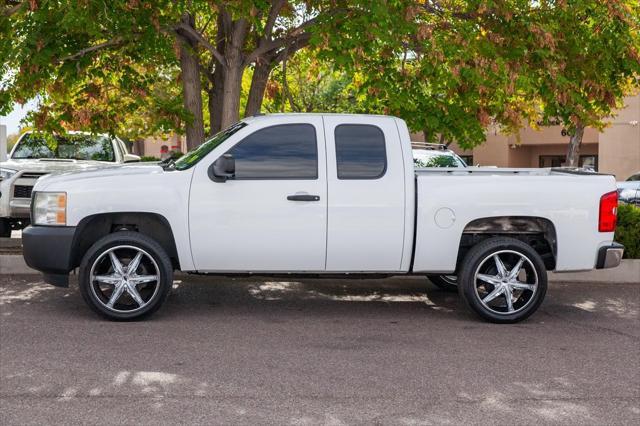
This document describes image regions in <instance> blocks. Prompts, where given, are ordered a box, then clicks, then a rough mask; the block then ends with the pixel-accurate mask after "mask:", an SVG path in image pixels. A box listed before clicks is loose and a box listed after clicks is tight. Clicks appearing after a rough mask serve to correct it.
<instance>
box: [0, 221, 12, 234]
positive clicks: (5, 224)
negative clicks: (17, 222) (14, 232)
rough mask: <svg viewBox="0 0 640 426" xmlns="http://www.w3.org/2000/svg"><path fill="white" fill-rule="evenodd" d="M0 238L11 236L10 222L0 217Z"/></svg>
mask: <svg viewBox="0 0 640 426" xmlns="http://www.w3.org/2000/svg"><path fill="white" fill-rule="evenodd" d="M0 238H11V222H9V219H5V218H2V219H0Z"/></svg>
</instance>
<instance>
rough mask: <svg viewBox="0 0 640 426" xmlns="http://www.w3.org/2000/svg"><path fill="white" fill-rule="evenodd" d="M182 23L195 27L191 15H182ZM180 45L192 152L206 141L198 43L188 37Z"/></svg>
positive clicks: (188, 134) (189, 142)
mask: <svg viewBox="0 0 640 426" xmlns="http://www.w3.org/2000/svg"><path fill="white" fill-rule="evenodd" d="M182 22H183V23H185V24H187V25H190V26H192V27H193V25H194V19H193V17H192V16H191V15H190V14H189V13H185V14H183V15H182ZM178 41H179V44H180V71H181V75H182V92H183V97H184V108H185V109H186V110H187V111H188V112H189V113H190V115H191V119H190V121H189V122H187V124H186V134H187V150H189V151H190V150H192V149H193V148H195V147H197V146H198V145H200V144H201V143H202V142H203V141H204V122H203V119H202V91H201V90H202V88H201V85H200V70H199V63H198V58H197V57H196V55H195V47H196V46H197V43H196V42H195V41H193V40H191V39H189V38H187V37H178Z"/></svg>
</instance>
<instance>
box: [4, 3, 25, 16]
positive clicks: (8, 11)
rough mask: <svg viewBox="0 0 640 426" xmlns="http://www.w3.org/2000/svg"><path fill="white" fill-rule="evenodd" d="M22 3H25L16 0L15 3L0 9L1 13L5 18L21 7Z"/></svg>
mask: <svg viewBox="0 0 640 426" xmlns="http://www.w3.org/2000/svg"><path fill="white" fill-rule="evenodd" d="M6 3H9V2H6ZM24 4H25V2H23V1H20V2H18V3H17V4H14V5H13V6H9V7H6V8H5V9H4V10H3V11H2V14H3V15H4V16H5V17H7V18H8V17H9V16H11V15H13V14H14V13H16V12H18V11H19V10H20V8H21V7H22V6H23V5H24Z"/></svg>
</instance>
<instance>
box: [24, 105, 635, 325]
mask: <svg viewBox="0 0 640 426" xmlns="http://www.w3.org/2000/svg"><path fill="white" fill-rule="evenodd" d="M33 200H34V201H33V203H34V205H33V216H32V225H31V226H29V227H27V228H26V229H25V230H24V231H23V246H24V257H25V260H26V262H27V264H28V265H29V266H31V267H32V268H35V269H37V270H40V271H42V272H43V273H44V280H45V281H46V282H49V283H51V284H54V285H58V286H67V285H68V282H69V278H68V275H69V272H70V271H72V270H73V269H76V268H79V273H78V284H79V287H80V291H81V293H82V295H83V297H84V300H85V301H86V302H87V303H88V305H89V306H90V307H91V308H92V309H94V310H95V311H96V312H97V313H99V314H101V315H103V316H105V317H107V318H110V319H116V320H127V319H134V318H140V317H143V316H147V315H149V314H151V313H153V312H154V311H156V310H157V309H158V308H159V307H160V306H161V305H162V304H163V303H164V301H165V300H166V298H167V295H168V294H169V291H170V289H171V287H172V282H173V272H174V270H181V271H187V272H191V273H198V274H222V275H236V274H260V275H265V274H266V275H275V276H283V275H284V276H286V277H291V276H292V275H301V276H315V277H318V276H320V277H322V276H325V277H327V276H329V277H335V276H340V277H347V278H353V277H356V278H357V277H362V276H367V277H369V276H375V277H387V276H391V275H399V274H405V275H408V274H412V275H418V276H425V275H426V274H452V275H456V276H457V282H458V286H459V288H460V294H461V295H462V298H463V299H464V300H465V301H466V303H467V304H468V306H470V307H471V309H473V310H474V311H475V312H476V313H478V314H479V315H480V316H482V317H483V318H485V319H487V320H489V321H494V322H499V323H509V322H515V321H520V320H522V319H524V318H527V317H528V316H529V315H531V314H533V313H534V312H535V311H536V309H538V307H539V306H540V304H541V303H542V300H543V299H544V296H545V293H546V289H547V270H555V271H576V270H585V269H593V268H610V267H614V266H617V265H618V264H619V262H620V258H621V257H622V252H623V247H622V246H621V245H619V244H617V243H614V242H613V234H614V230H615V223H616V207H617V192H616V188H615V181H614V178H613V177H612V176H607V175H598V174H584V173H579V172H578V173H576V172H572V171H561V170H560V171H555V170H551V169H483V168H477V167H470V168H424V169H415V168H414V164H413V155H412V150H411V141H410V139H409V131H408V129H407V126H406V124H405V122H404V121H403V120H400V119H398V118H394V117H387V116H374V115H338V114H336V115H331V114H274V115H266V116H259V117H250V118H246V119H244V120H242V121H240V122H238V123H237V124H234V125H233V126H231V127H229V128H228V129H226V130H224V131H222V132H221V133H218V134H217V135H215V136H213V137H212V138H210V139H209V140H207V141H206V142H205V143H203V144H202V145H200V146H199V147H198V148H197V149H195V150H193V151H191V152H189V153H187V154H186V155H185V156H183V157H182V158H180V159H178V160H176V161H175V162H173V161H167V162H165V163H162V164H148V165H132V166H123V167H121V168H119V169H115V170H114V169H110V170H91V171H85V172H81V173H79V172H70V173H65V174H63V175H58V176H53V175H52V176H45V177H43V178H41V179H39V180H38V181H37V182H36V185H35V188H34V195H33ZM578 236H579V237H578Z"/></svg>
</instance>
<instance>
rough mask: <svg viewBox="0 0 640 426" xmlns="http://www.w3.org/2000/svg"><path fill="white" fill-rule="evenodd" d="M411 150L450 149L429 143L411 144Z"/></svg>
mask: <svg viewBox="0 0 640 426" xmlns="http://www.w3.org/2000/svg"><path fill="white" fill-rule="evenodd" d="M411 148H415V149H432V150H439V151H447V150H448V149H449V148H447V146H446V145H445V144H442V143H428V142H411Z"/></svg>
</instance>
